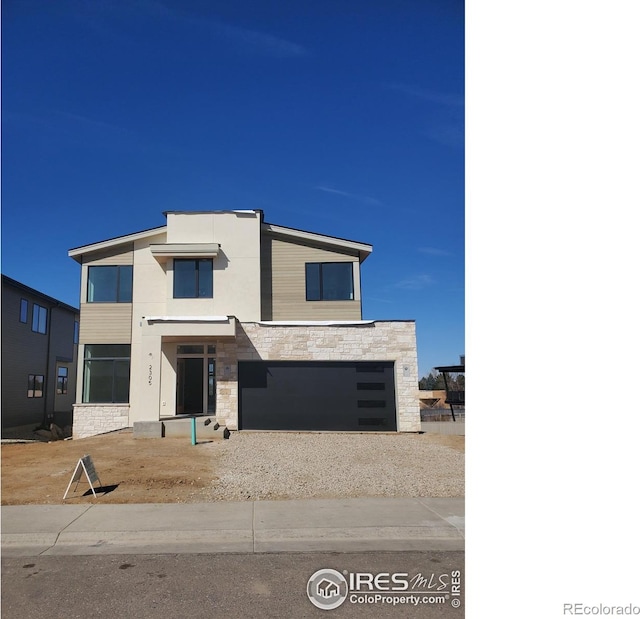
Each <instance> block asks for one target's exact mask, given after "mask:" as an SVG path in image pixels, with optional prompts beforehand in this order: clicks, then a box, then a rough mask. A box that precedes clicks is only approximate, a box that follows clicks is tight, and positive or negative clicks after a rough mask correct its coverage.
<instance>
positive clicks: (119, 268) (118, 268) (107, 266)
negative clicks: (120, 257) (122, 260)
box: [86, 264, 133, 303]
mask: <svg viewBox="0 0 640 619" xmlns="http://www.w3.org/2000/svg"><path fill="white" fill-rule="evenodd" d="M91 269H116V290H115V293H116V295H115V296H116V298H115V301H91V300H90V299H89V294H90V291H91ZM122 269H131V298H130V299H127V300H125V301H122V300H120V282H121V273H122ZM86 299H87V303H133V265H132V264H90V265H89V266H88V268H87V296H86Z"/></svg>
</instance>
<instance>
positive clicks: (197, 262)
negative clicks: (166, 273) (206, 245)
mask: <svg viewBox="0 0 640 619" xmlns="http://www.w3.org/2000/svg"><path fill="white" fill-rule="evenodd" d="M185 262H193V263H195V285H194V293H195V294H193V295H189V296H183V295H180V296H178V295H177V294H176V283H177V278H176V263H182V264H184V263H185ZM203 262H206V263H207V264H210V265H211V294H206V295H200V294H199V293H200V264H201V263H203ZM208 276H209V274H207V277H208ZM173 298H174V299H213V258H174V259H173Z"/></svg>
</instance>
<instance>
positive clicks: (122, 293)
mask: <svg viewBox="0 0 640 619" xmlns="http://www.w3.org/2000/svg"><path fill="white" fill-rule="evenodd" d="M132 291H133V267H132V266H131V265H125V266H99V267H89V285H88V286H87V301H88V302H89V303H131V297H132Z"/></svg>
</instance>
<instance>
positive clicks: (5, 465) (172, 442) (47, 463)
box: [1, 430, 216, 505]
mask: <svg viewBox="0 0 640 619" xmlns="http://www.w3.org/2000/svg"><path fill="white" fill-rule="evenodd" d="M206 445H207V443H204V442H203V443H202V444H198V445H195V446H194V445H191V441H190V439H188V438H163V439H134V438H133V433H132V432H131V431H126V430H125V431H121V432H113V433H111V434H105V435H102V436H96V437H92V438H86V439H82V440H78V441H53V442H49V443H46V442H38V443H12V444H3V445H2V452H1V455H2V495H1V497H2V505H27V504H63V503H78V502H83V503H86V502H87V501H89V502H93V501H95V499H94V498H93V495H92V494H91V490H90V489H89V484H88V483H87V481H86V477H84V476H83V477H82V481H81V482H80V484H79V485H78V487H77V491H76V492H75V493H73V492H72V491H73V489H74V488H75V483H74V484H72V486H71V489H70V490H69V495H68V496H67V498H66V499H65V500H64V501H63V500H62V497H63V496H64V493H65V490H66V489H67V486H68V484H69V481H70V480H71V475H72V474H73V471H74V470H75V468H76V465H77V463H78V460H79V459H80V458H82V456H84V455H86V454H89V455H90V456H91V459H92V460H93V463H94V465H95V469H96V473H97V474H98V477H99V478H100V481H101V482H102V484H103V485H104V487H105V489H106V490H107V492H106V493H105V492H103V493H100V494H98V501H99V502H100V503H189V502H192V501H194V500H195V497H196V496H197V495H198V490H199V489H201V488H204V487H209V486H210V485H211V483H212V481H213V480H214V479H215V473H214V471H215V462H216V453H215V451H214V450H211V449H206V450H205V449H204V447H206ZM85 492H88V493H89V496H88V497H87V496H83V494H84V493H85Z"/></svg>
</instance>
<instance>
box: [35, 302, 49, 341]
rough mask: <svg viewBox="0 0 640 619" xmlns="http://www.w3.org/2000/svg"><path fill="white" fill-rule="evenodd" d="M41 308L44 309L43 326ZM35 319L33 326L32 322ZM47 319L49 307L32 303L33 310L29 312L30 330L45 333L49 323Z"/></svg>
mask: <svg viewBox="0 0 640 619" xmlns="http://www.w3.org/2000/svg"><path fill="white" fill-rule="evenodd" d="M41 310H44V326H43V325H42V317H41ZM36 321H37V325H35V328H34V323H35V322H36ZM48 321H49V308H47V307H44V306H42V305H38V304H37V303H34V304H33V310H32V312H31V331H33V332H34V333H41V334H42V335H46V334H47V327H48V324H49V322H48ZM41 329H44V331H42V330H41Z"/></svg>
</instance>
